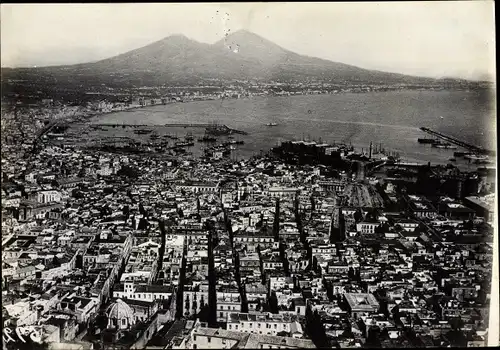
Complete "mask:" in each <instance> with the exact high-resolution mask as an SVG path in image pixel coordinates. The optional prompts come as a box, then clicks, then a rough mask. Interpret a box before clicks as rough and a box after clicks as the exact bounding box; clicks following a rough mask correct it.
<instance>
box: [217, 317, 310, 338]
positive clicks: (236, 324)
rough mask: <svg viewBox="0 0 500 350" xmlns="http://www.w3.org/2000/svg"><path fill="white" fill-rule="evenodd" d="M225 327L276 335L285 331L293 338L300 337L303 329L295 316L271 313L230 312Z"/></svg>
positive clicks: (231, 329) (232, 329) (233, 329)
mask: <svg viewBox="0 0 500 350" xmlns="http://www.w3.org/2000/svg"><path fill="white" fill-rule="evenodd" d="M226 329H227V330H230V331H239V332H245V333H254V334H265V335H277V334H278V333H281V332H285V333H288V334H290V335H291V336H292V337H294V338H302V335H303V333H304V332H303V330H302V326H301V325H300V323H299V322H297V320H296V317H294V316H290V315H285V314H278V315H276V314H271V313H256V312H254V313H251V314H248V313H238V312H234V313H230V314H228V317H227V324H226Z"/></svg>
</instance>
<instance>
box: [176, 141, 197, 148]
mask: <svg viewBox="0 0 500 350" xmlns="http://www.w3.org/2000/svg"><path fill="white" fill-rule="evenodd" d="M190 146H194V142H187V141H186V142H182V141H181V142H176V143H175V147H190Z"/></svg>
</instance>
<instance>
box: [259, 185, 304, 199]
mask: <svg viewBox="0 0 500 350" xmlns="http://www.w3.org/2000/svg"><path fill="white" fill-rule="evenodd" d="M298 191H299V189H298V188H296V187H270V188H269V189H268V190H267V193H265V195H266V194H267V195H268V196H269V197H271V198H294V197H295V194H296V193H297V192H298Z"/></svg>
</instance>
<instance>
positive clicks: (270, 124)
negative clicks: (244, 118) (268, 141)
mask: <svg viewBox="0 0 500 350" xmlns="http://www.w3.org/2000/svg"><path fill="white" fill-rule="evenodd" d="M277 125H278V124H277V123H267V124H266V126H277Z"/></svg>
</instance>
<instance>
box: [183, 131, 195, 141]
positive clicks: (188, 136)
mask: <svg viewBox="0 0 500 350" xmlns="http://www.w3.org/2000/svg"><path fill="white" fill-rule="evenodd" d="M184 139H185V140H186V141H193V140H194V137H193V134H192V133H190V132H188V133H187V134H186V137H184Z"/></svg>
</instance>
